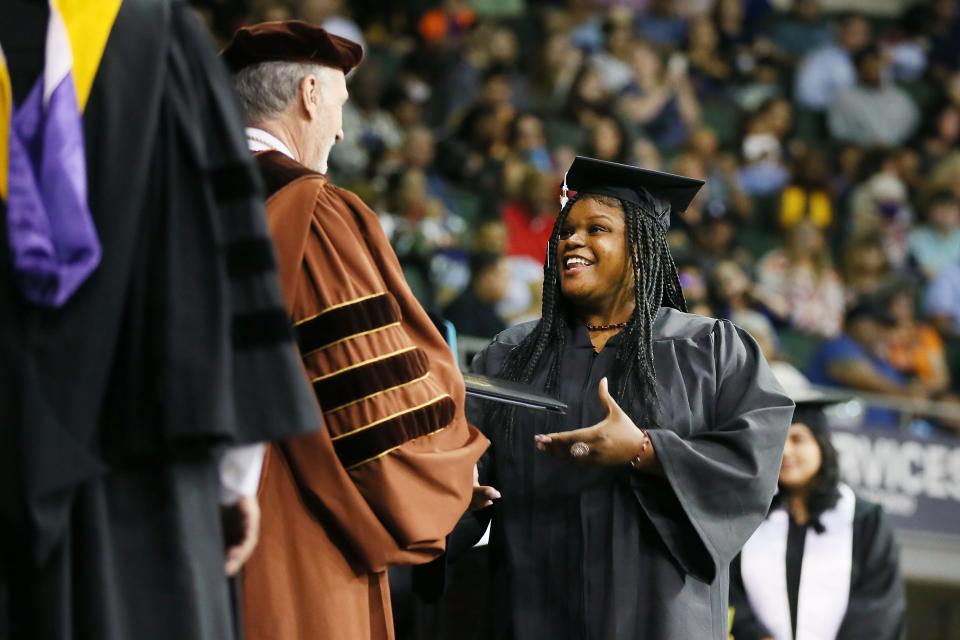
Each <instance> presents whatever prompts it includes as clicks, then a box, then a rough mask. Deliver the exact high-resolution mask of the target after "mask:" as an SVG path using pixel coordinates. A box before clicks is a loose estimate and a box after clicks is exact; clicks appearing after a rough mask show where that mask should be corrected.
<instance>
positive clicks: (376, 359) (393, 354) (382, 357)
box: [311, 347, 417, 382]
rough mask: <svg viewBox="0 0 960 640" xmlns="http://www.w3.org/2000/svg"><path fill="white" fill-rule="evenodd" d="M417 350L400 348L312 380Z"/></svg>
mask: <svg viewBox="0 0 960 640" xmlns="http://www.w3.org/2000/svg"><path fill="white" fill-rule="evenodd" d="M416 350H417V347H407V348H406V349H400V350H399V351H394V352H393V353H388V354H386V355H382V356H377V357H376V358H370V359H369V360H364V361H363V362H358V363H357V364H352V365H350V366H349V367H344V368H343V369H337V370H336V371H334V372H333V373H327V374H324V375H322V376H320V377H319V378H314V379H313V380H311V382H322V381H324V380H326V379H327V378H332V377H333V376H337V375H340V374H341V373H344V372H346V371H352V370H353V369H356V368H358V367H362V366H364V365H367V364H370V363H373V362H380V361H381V360H386V359H387V358H392V357H393V356H398V355H400V354H401V353H408V352H410V351H416Z"/></svg>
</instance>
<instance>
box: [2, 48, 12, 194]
mask: <svg viewBox="0 0 960 640" xmlns="http://www.w3.org/2000/svg"><path fill="white" fill-rule="evenodd" d="M12 117H13V90H12V89H11V86H10V72H9V71H8V70H7V59H6V58H5V57H4V56H3V49H0V199H2V200H6V199H7V188H8V184H7V180H8V177H7V176H8V173H9V171H10V126H11V125H10V119H11V118H12Z"/></svg>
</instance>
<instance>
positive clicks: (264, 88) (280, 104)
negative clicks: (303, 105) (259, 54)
mask: <svg viewBox="0 0 960 640" xmlns="http://www.w3.org/2000/svg"><path fill="white" fill-rule="evenodd" d="M328 71H334V70H333V69H330V68H328V67H324V66H321V65H318V64H304V63H300V62H285V61H277V62H261V63H259V64H254V65H250V66H249V67H244V68H243V69H241V70H240V71H238V72H237V73H236V74H234V76H233V84H234V87H235V88H236V90H237V93H238V94H239V96H240V103H241V105H243V110H244V111H245V112H246V114H247V120H248V121H250V122H262V121H264V120H272V119H273V118H276V117H277V116H279V115H280V114H282V113H283V112H284V111H286V110H287V107H289V106H290V103H291V102H292V101H293V99H294V98H295V97H296V96H297V91H299V89H300V83H301V82H303V79H304V78H306V77H307V76H308V75H310V74H313V75H315V76H316V77H317V79H318V80H319V81H320V82H321V83H322V84H323V83H325V82H326V80H325V78H326V77H327V73H326V72H328Z"/></svg>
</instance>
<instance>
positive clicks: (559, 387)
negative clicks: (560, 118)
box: [455, 158, 793, 640]
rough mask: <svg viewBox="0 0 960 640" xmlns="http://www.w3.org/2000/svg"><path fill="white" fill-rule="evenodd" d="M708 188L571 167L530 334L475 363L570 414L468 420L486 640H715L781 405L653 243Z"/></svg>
mask: <svg viewBox="0 0 960 640" xmlns="http://www.w3.org/2000/svg"><path fill="white" fill-rule="evenodd" d="M701 184H702V183H701V182H700V181H697V180H691V179H688V178H681V177H678V176H671V175H668V174H662V173H658V172H652V171H644V170H640V169H636V168H633V167H627V166H624V165H617V164H613V163H607V162H600V161H596V160H592V159H588V158H577V160H576V161H575V162H574V164H573V166H572V167H571V169H570V171H569V172H568V174H567V186H569V187H570V188H571V189H575V190H577V191H578V193H577V194H576V196H575V197H573V198H572V199H571V200H570V201H569V202H567V203H566V204H565V206H564V207H563V209H562V211H561V212H560V214H559V216H558V218H557V222H556V225H555V227H554V231H553V235H552V236H551V240H550V245H549V248H548V252H547V261H546V266H545V268H544V278H545V280H544V302H543V313H542V318H541V320H539V321H537V322H532V323H527V324H523V325H519V326H517V327H513V328H511V329H509V330H507V331H505V332H503V333H501V334H500V335H499V336H497V338H496V339H495V340H494V341H493V343H491V344H490V345H489V346H488V347H487V348H486V349H485V350H484V351H483V352H482V353H481V354H479V355H478V357H477V359H476V360H475V361H474V364H473V368H474V369H475V370H476V371H478V372H480V373H484V374H488V375H496V376H499V377H501V378H506V379H510V380H516V381H520V382H526V383H530V384H532V385H534V386H535V387H537V388H539V389H541V390H545V391H546V392H547V393H550V394H553V395H555V396H557V397H559V398H560V399H561V400H563V401H564V402H566V403H567V404H568V406H569V409H568V413H567V415H566V416H564V417H563V418H562V419H556V418H550V417H547V416H545V415H544V414H538V413H534V412H531V411H529V410H521V409H507V408H501V407H495V406H480V405H475V406H474V407H472V412H471V418H472V419H473V420H474V422H475V423H476V424H478V425H479V426H480V427H481V428H482V429H483V430H484V432H485V433H486V435H487V436H488V437H489V438H490V440H491V442H492V444H493V446H492V447H491V450H490V454H489V455H488V456H487V457H486V458H485V459H484V461H483V462H482V465H481V470H480V471H481V478H480V481H481V483H482V484H485V485H492V486H494V487H496V488H497V489H499V490H500V492H501V493H502V496H503V497H502V498H501V499H499V500H498V501H497V502H496V504H495V505H494V506H493V507H491V508H489V509H486V510H484V511H482V512H480V513H479V514H478V517H477V518H473V517H468V518H467V519H466V522H465V523H464V527H467V526H469V521H471V520H475V522H474V523H473V524H475V525H477V527H476V528H477V530H478V531H482V527H483V526H485V525H486V521H487V520H489V518H490V517H491V516H492V518H493V528H492V533H491V540H490V552H491V558H492V567H493V574H494V578H493V580H494V588H493V594H494V595H493V611H492V626H493V627H494V632H493V636H494V637H497V638H515V639H521V638H522V639H527V638H550V639H551V640H554V639H556V640H560V639H564V638H571V639H572V638H597V639H600V638H602V639H621V638H622V639H626V638H645V639H648V640H656V639H660V638H675V639H677V640H681V639H682V640H690V639H693V638H696V639H698V640H699V639H709V638H716V639H720V638H725V637H726V633H727V618H728V614H727V610H728V609H727V581H728V567H729V563H730V561H731V560H732V559H733V557H734V556H735V555H736V554H737V552H738V551H739V550H740V547H741V546H742V545H743V543H744V542H745V541H746V540H747V538H748V537H749V536H750V534H751V533H752V532H753V530H754V529H755V528H756V526H757V525H758V524H759V523H760V521H761V520H762V519H763V516H764V515H765V514H766V512H767V507H768V506H769V504H770V499H771V498H772V496H773V492H774V489H775V485H776V476H777V472H778V470H779V466H780V455H781V451H782V447H783V440H784V437H785V434H786V430H787V426H788V423H789V418H790V415H791V412H792V410H793V404H792V402H791V401H790V400H789V399H788V398H787V397H786V396H785V395H784V394H783V392H782V390H781V389H780V387H779V385H778V384H777V382H776V380H775V379H774V377H773V375H772V374H771V373H770V370H769V369H768V367H767V365H766V362H765V361H764V359H763V356H762V355H761V354H760V350H759V349H758V348H757V345H756V343H755V342H754V341H753V340H752V339H751V338H750V337H749V336H747V335H746V334H744V333H743V332H741V331H740V330H739V329H737V328H736V327H734V326H733V325H732V324H730V323H729V322H726V321H720V320H714V319H711V318H704V317H699V316H694V315H689V314H687V313H685V312H684V309H685V305H684V301H683V295H682V293H681V290H680V284H679V281H678V279H677V274H676V268H675V266H674V263H673V260H672V258H671V256H670V252H669V249H668V248H667V244H666V239H665V232H666V230H667V228H668V226H669V214H670V210H671V207H672V209H673V211H674V212H675V213H679V212H681V211H682V210H683V209H684V208H685V207H686V206H687V204H689V202H690V200H691V199H692V197H693V196H694V194H695V193H696V191H697V189H699V187H700V186H701ZM587 425H593V426H591V427H587ZM577 427H587V428H583V429H577ZM573 429H576V430H573ZM535 436H536V440H535ZM458 536H463V529H461V530H460V531H458V532H457V535H456V536H455V538H456V537H458ZM461 540H462V537H461Z"/></svg>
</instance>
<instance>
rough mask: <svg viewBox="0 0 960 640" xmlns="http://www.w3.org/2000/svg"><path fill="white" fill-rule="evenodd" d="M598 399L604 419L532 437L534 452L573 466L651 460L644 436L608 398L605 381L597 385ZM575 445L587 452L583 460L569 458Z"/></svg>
mask: <svg viewBox="0 0 960 640" xmlns="http://www.w3.org/2000/svg"><path fill="white" fill-rule="evenodd" d="M599 395H600V402H601V404H603V406H604V407H605V408H606V410H607V417H606V418H604V419H603V420H601V421H600V422H598V423H597V424H595V425H593V426H592V427H586V428H585V429H577V430H575V431H565V432H563V433H548V434H542V435H536V436H534V439H535V440H536V443H537V449H539V450H540V451H545V452H547V453H549V454H552V455H555V456H557V457H559V458H565V459H567V460H571V461H573V462H586V463H589V464H599V465H607V466H615V465H621V464H627V463H629V462H630V461H631V460H633V459H634V458H636V457H637V456H641V454H645V455H643V456H641V459H643V458H645V457H648V456H651V455H652V453H653V447H652V446H651V444H650V442H648V441H647V436H646V434H644V433H643V431H641V430H640V429H639V428H637V425H635V424H634V423H633V420H631V419H630V416H628V415H627V414H626V412H624V410H623V409H621V408H620V405H618V404H617V401H616V400H614V399H613V396H611V395H610V391H609V389H608V388H607V379H606V378H604V379H603V380H601V381H600V389H599ZM577 442H582V443H583V444H585V445H587V446H588V447H589V448H590V449H589V453H588V454H587V455H586V456H583V457H574V456H572V455H571V453H570V448H571V447H572V446H573V444H574V443H577ZM645 444H646V446H644V445H645Z"/></svg>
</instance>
